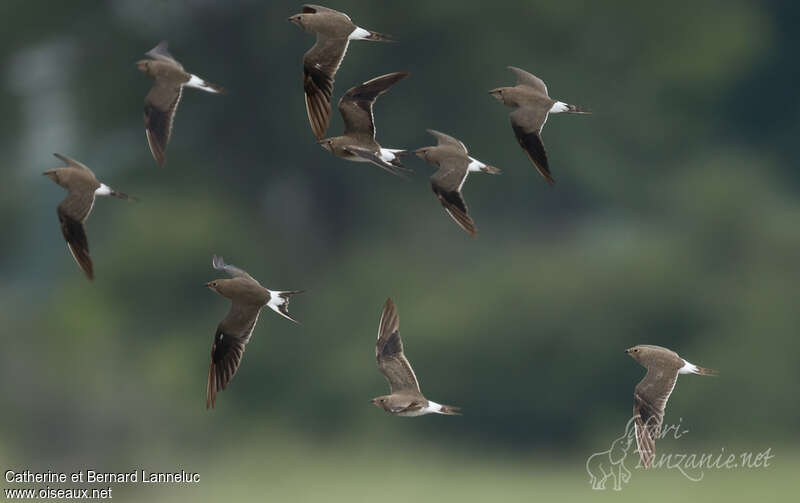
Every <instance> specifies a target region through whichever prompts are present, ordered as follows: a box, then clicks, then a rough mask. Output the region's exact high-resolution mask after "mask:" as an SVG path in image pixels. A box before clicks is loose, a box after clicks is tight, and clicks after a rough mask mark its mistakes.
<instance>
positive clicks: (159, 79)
mask: <svg viewBox="0 0 800 503" xmlns="http://www.w3.org/2000/svg"><path fill="white" fill-rule="evenodd" d="M145 55H146V56H148V57H149V58H150V59H143V60H141V61H138V62H137V63H136V67H137V68H138V69H139V71H141V72H144V73H145V74H147V76H148V77H150V78H152V79H153V80H155V84H154V85H153V88H152V89H150V92H149V93H147V96H146V97H145V99H144V128H145V133H146V134H147V143H148V145H150V151H151V152H152V153H153V158H155V160H156V162H157V163H158V165H159V166H161V167H164V161H166V158H167V157H166V156H167V143H169V139H170V136H171V135H172V123H173V121H174V120H175V111H176V110H177V109H178V103H179V102H180V100H181V95H182V94H183V88H184V86H188V87H194V88H196V89H202V90H203V91H206V92H209V93H215V94H219V93H224V92H225V90H224V89H223V88H222V87H220V86H218V85H216V84H211V83H210V82H206V81H205V80H203V79H201V78H200V77H198V76H197V75H193V74H191V73H189V72H187V71H185V70H184V69H183V65H181V64H180V63H178V61H177V60H176V59H175V58H173V57H172V54H170V53H169V51H168V50H167V41H166V40H163V41H161V42H160V43H159V44H158V45H157V46H155V47H154V48H153V49H151V50H150V51H148V52H146V53H145Z"/></svg>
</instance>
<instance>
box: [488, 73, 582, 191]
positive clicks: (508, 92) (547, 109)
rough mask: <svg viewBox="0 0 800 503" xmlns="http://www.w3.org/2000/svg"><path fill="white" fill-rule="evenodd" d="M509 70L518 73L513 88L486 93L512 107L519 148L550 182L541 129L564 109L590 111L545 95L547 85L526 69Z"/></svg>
mask: <svg viewBox="0 0 800 503" xmlns="http://www.w3.org/2000/svg"><path fill="white" fill-rule="evenodd" d="M508 69H509V70H511V71H512V72H514V74H515V75H516V76H517V85H516V86H514V87H498V88H497V89H492V90H491V91H489V94H491V95H492V96H494V97H495V98H496V99H497V101H499V102H500V103H502V104H503V105H505V106H507V107H510V108H513V109H514V111H513V112H511V114H510V116H511V128H512V129H513V130H514V134H515V135H516V137H517V141H518V142H519V144H520V146H521V147H522V149H523V150H524V151H525V153H526V154H528V158H529V159H530V160H531V162H532V163H533V165H534V166H536V169H537V170H539V173H540V174H541V175H542V176H543V177H544V179H545V180H547V183H549V184H550V185H552V184H554V183H556V181H555V179H554V178H553V176H552V175H551V174H550V165H549V164H548V162H547V152H546V151H545V149H544V143H542V128H543V127H544V123H545V122H547V117H548V115H549V114H558V113H561V112H567V113H571V114H589V113H591V112H589V111H588V110H584V109H583V108H581V107H578V106H575V105H570V104H567V103H564V102H561V101H556V100H554V99H552V98H551V97H550V96H549V95H548V94H547V86H546V85H545V84H544V82H543V81H542V79H540V78H539V77H536V76H534V75H531V74H530V73H528V72H526V71H525V70H521V69H519V68H516V67H513V66H509V67H508Z"/></svg>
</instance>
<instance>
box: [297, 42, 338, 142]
mask: <svg viewBox="0 0 800 503" xmlns="http://www.w3.org/2000/svg"><path fill="white" fill-rule="evenodd" d="M348 44H349V40H348V39H346V38H343V39H340V38H325V37H322V36H317V41H316V43H315V44H314V45H313V46H312V47H311V49H309V50H308V52H306V54H305V55H304V56H303V91H304V92H305V98H306V114H308V122H309V124H311V130H312V131H313V132H314V136H316V137H317V139H318V140H319V139H321V138H323V137H324V136H325V131H327V130H328V126H329V125H330V122H331V95H333V80H334V76H335V75H336V72H337V71H338V70H339V66H341V64H342V59H344V54H345V52H347V46H348Z"/></svg>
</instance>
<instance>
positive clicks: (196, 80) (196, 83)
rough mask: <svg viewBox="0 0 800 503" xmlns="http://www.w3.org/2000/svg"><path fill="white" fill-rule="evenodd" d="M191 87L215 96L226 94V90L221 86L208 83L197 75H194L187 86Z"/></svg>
mask: <svg viewBox="0 0 800 503" xmlns="http://www.w3.org/2000/svg"><path fill="white" fill-rule="evenodd" d="M185 85H187V86H189V87H194V88H195V89H202V90H203V91H206V92H209V93H215V94H225V88H224V87H222V86H219V85H217V84H212V83H211V82H206V81H205V80H203V79H201V78H200V77H198V76H197V75H192V76H191V77H190V78H189V81H188V82H187V83H186V84H185Z"/></svg>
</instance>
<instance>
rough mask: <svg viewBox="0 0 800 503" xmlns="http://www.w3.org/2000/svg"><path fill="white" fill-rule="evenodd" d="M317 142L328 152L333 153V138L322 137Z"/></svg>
mask: <svg viewBox="0 0 800 503" xmlns="http://www.w3.org/2000/svg"><path fill="white" fill-rule="evenodd" d="M317 144H318V145H319V146H320V147H322V148H324V149H325V150H327V151H328V152H331V153H333V138H323V139H321V140H319V141H318V142H317Z"/></svg>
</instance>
